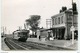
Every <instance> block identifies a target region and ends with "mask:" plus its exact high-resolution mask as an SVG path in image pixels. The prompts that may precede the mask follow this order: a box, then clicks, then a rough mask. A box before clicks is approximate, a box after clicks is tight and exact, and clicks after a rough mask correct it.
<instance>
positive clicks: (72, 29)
mask: <svg viewBox="0 0 80 53" xmlns="http://www.w3.org/2000/svg"><path fill="white" fill-rule="evenodd" d="M74 31H75V28H74V12H73V0H72V26H71V32H72V44H74Z"/></svg>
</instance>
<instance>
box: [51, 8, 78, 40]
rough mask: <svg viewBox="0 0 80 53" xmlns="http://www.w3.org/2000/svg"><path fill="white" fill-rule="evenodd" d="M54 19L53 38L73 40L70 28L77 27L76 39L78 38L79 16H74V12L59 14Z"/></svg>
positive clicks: (67, 11) (68, 11)
mask: <svg viewBox="0 0 80 53" xmlns="http://www.w3.org/2000/svg"><path fill="white" fill-rule="evenodd" d="M51 18H52V28H51V30H52V31H53V36H54V37H55V38H56V39H71V31H70V28H71V26H72V22H73V26H74V27H75V37H77V36H78V22H77V21H78V20H77V19H78V14H74V16H73V15H72V10H66V11H64V12H61V13H59V14H56V15H54V16H52V17H51Z"/></svg>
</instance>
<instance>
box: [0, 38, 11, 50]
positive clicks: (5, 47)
mask: <svg viewBox="0 0 80 53" xmlns="http://www.w3.org/2000/svg"><path fill="white" fill-rule="evenodd" d="M1 49H2V50H7V51H8V50H10V49H9V47H8V46H7V45H6V44H5V42H4V38H1Z"/></svg>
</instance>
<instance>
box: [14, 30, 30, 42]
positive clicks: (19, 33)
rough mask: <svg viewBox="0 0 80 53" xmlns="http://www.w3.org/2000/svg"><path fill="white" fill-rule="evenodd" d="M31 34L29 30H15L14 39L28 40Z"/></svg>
mask: <svg viewBox="0 0 80 53" xmlns="http://www.w3.org/2000/svg"><path fill="white" fill-rule="evenodd" d="M28 36H29V30H16V31H14V32H13V39H17V40H19V41H26V40H27V38H28Z"/></svg>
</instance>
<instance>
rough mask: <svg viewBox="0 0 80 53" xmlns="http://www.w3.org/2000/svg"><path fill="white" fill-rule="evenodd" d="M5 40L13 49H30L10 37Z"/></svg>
mask: <svg viewBox="0 0 80 53" xmlns="http://www.w3.org/2000/svg"><path fill="white" fill-rule="evenodd" d="M4 41H5V43H6V44H7V46H8V47H9V48H10V49H11V50H28V49H27V48H25V47H23V46H21V45H19V44H17V43H15V42H13V41H12V40H10V39H7V38H5V39H4Z"/></svg>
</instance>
